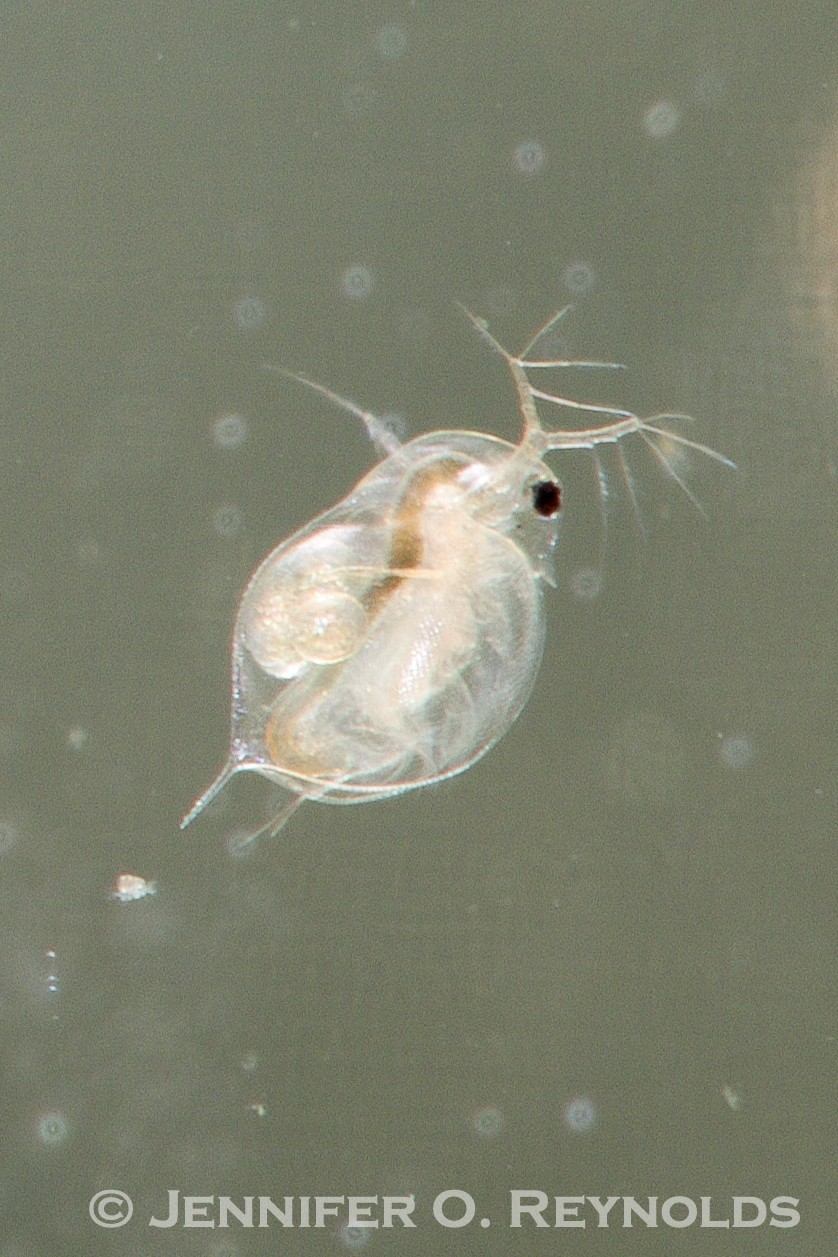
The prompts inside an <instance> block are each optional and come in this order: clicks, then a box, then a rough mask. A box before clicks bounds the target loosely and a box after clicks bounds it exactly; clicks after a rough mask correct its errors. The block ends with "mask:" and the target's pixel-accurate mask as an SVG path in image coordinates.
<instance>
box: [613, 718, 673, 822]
mask: <svg viewBox="0 0 838 1257" xmlns="http://www.w3.org/2000/svg"><path fill="white" fill-rule="evenodd" d="M685 775H686V752H685V750H684V744H683V740H682V738H681V735H680V734H679V732H678V730H677V729H676V728H675V727H674V725H672V724H671V723H670V722H669V721H668V720H665V719H664V717H663V716H659V715H657V713H656V712H647V711H632V712H629V713H627V714H626V715H624V716H621V717H620V719H619V720H618V721H617V722H616V724H615V725H614V726H613V728H612V730H611V735H610V737H609V742H608V749H607V751H606V755H605V780H606V784H607V785H608V787H609V789H610V790H611V791H613V793H614V794H616V795H618V796H619V797H620V798H621V799H622V800H623V801H624V802H626V803H629V804H631V805H632V806H633V807H659V808H662V807H667V806H669V805H670V804H672V803H673V802H674V801H675V800H677V798H678V797H679V795H680V793H681V790H682V788H683V784H684V777H685Z"/></svg>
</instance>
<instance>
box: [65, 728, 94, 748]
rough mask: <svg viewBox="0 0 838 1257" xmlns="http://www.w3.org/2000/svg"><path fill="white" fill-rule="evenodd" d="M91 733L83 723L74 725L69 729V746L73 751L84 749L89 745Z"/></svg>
mask: <svg viewBox="0 0 838 1257" xmlns="http://www.w3.org/2000/svg"><path fill="white" fill-rule="evenodd" d="M89 738H90V733H89V732H88V730H87V729H85V728H84V727H83V726H82V725H73V726H72V728H70V729H68V730H67V748H68V750H71V751H77V752H78V751H83V750H84V748H85V747H86V746H87V743H88V740H89Z"/></svg>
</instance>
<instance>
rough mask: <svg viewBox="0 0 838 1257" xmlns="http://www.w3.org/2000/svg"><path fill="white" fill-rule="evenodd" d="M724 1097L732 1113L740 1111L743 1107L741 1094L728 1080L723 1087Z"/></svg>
mask: <svg viewBox="0 0 838 1257" xmlns="http://www.w3.org/2000/svg"><path fill="white" fill-rule="evenodd" d="M722 1099H723V1100H724V1102H725V1104H726V1105H727V1107H728V1108H729V1109H730V1111H731V1113H738V1112H739V1110H740V1108H741V1107H742V1096H741V1094H740V1093H739V1092H738V1091H736V1090H735V1088H733V1087H731V1085H730V1083H729V1082H726V1083H725V1085H724V1086H723V1087H722Z"/></svg>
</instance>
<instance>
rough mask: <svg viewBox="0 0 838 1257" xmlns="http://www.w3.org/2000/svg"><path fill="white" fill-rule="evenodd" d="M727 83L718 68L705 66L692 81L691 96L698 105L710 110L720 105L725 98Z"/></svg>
mask: <svg viewBox="0 0 838 1257" xmlns="http://www.w3.org/2000/svg"><path fill="white" fill-rule="evenodd" d="M727 92H728V83H727V78H726V76H725V75H724V74H723V73H722V71H721V70H720V69H719V67H718V66H714V65H711V66H707V67H706V68H705V69H703V70H699V72H698V74H696V76H695V78H694V79H693V85H692V96H693V100H694V101H695V102H696V104H698V105H705V106H707V107H708V108H712V107H713V106H714V105H720V104H721V103H722V101H723V100H724V98H725V97H726V96H727Z"/></svg>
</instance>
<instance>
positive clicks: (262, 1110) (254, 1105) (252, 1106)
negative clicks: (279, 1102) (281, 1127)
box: [245, 1100, 268, 1117]
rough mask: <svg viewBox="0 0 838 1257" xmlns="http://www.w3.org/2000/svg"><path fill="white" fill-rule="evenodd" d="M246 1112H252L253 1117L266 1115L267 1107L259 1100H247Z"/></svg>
mask: <svg viewBox="0 0 838 1257" xmlns="http://www.w3.org/2000/svg"><path fill="white" fill-rule="evenodd" d="M245 1108H246V1109H247V1111H248V1113H252V1114H253V1116H254V1117H267V1115H268V1108H267V1105H266V1104H264V1103H263V1102H262V1101H261V1100H248V1102H247V1104H246V1105H245Z"/></svg>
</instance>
